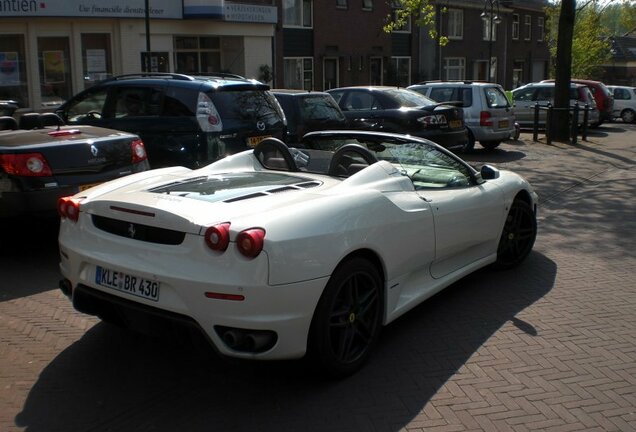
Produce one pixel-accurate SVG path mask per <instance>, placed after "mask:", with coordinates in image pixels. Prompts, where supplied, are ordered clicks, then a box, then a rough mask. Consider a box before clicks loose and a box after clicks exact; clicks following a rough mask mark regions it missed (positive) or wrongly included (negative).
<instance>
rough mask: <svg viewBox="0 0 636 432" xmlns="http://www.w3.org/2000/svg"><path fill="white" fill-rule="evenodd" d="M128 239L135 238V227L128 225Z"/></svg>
mask: <svg viewBox="0 0 636 432" xmlns="http://www.w3.org/2000/svg"><path fill="white" fill-rule="evenodd" d="M128 237H130V238H135V225H134V224H128Z"/></svg>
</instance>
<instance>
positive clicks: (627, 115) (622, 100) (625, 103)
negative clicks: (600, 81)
mask: <svg viewBox="0 0 636 432" xmlns="http://www.w3.org/2000/svg"><path fill="white" fill-rule="evenodd" d="M607 88H608V89H609V90H610V91H611V92H612V94H613V95H614V109H613V111H612V114H613V115H614V117H620V118H622V119H623V121H624V122H625V123H636V87H628V86H614V85H613V86H607Z"/></svg>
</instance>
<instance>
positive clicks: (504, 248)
mask: <svg viewBox="0 0 636 432" xmlns="http://www.w3.org/2000/svg"><path fill="white" fill-rule="evenodd" d="M536 237H537V218H536V215H535V214H534V211H533V210H532V207H530V204H528V203H527V202H525V201H522V200H519V199H516V200H515V201H514V202H513V203H512V205H511V206H510V210H509V211H508V216H507V217H506V222H505V224H504V227H503V231H502V233H501V237H500V239H499V246H498V248H497V261H496V262H495V267H497V268H500V269H509V268H513V267H515V266H517V265H519V264H521V262H522V261H523V260H524V259H525V258H526V257H527V256H528V254H530V251H531V250H532V246H534V241H535V239H536Z"/></svg>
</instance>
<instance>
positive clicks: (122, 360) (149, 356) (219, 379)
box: [15, 252, 557, 432]
mask: <svg viewBox="0 0 636 432" xmlns="http://www.w3.org/2000/svg"><path fill="white" fill-rule="evenodd" d="M556 273H557V267H556V264H555V263H554V262H553V261H552V260H550V259H549V258H548V257H546V256H544V255H542V254H540V253H538V252H533V253H532V254H531V255H530V256H529V258H528V259H527V261H526V262H525V263H524V264H523V265H522V266H520V267H518V268H517V269H515V270H514V271H507V272H497V271H494V270H491V269H484V270H481V271H479V272H477V273H475V274H473V275H470V276H468V277H466V278H464V279H462V280H461V281H459V282H457V283H456V284H454V285H453V286H451V287H449V288H447V289H446V290H444V291H443V292H442V293H440V294H439V295H437V296H435V297H433V298H432V299H430V300H429V301H427V302H425V303H424V304H422V305H421V306H419V307H417V308H415V309H414V310H412V311H411V312H410V313H408V314H407V315H406V316H404V317H402V318H401V319H399V320H397V321H396V322H394V323H392V324H391V325H389V326H388V327H387V328H385V329H384V331H383V333H382V337H381V339H380V342H379V344H378V345H377V347H376V350H375V352H374V353H373V355H372V357H371V360H370V362H369V363H368V364H367V365H366V367H364V368H363V369H362V370H361V371H359V372H358V373H357V374H356V375H354V376H351V377H349V378H348V379H344V380H342V381H329V380H324V379H322V378H320V377H319V376H316V375H314V374H312V372H311V369H308V368H305V363H304V362H301V361H293V362H233V361H226V360H223V359H220V358H218V357H216V356H212V355H210V354H209V350H205V349H202V348H195V347H193V346H192V345H184V344H180V343H179V342H178V341H177V340H175V339H170V338H168V337H166V338H163V339H153V338H148V337H143V336H140V335H136V334H133V333H130V332H127V331H124V330H120V329H118V328H116V327H112V326H109V325H106V324H99V325H97V326H95V327H93V328H92V329H91V330H89V331H88V332H87V333H86V334H85V336H84V337H83V338H82V339H81V340H79V341H78V342H76V343H74V344H73V345H72V346H70V347H69V348H67V349H66V350H64V351H63V352H62V353H61V354H60V355H58V356H57V357H56V358H55V359H54V360H53V361H52V362H51V363H50V364H49V365H48V366H47V367H46V368H45V369H44V370H43V371H42V373H41V374H40V376H39V379H38V381H37V382H36V383H35V385H34V386H33V387H32V389H31V391H30V393H29V395H28V398H27V400H26V402H25V405H24V407H23V410H22V412H21V413H20V414H18V416H17V417H16V419H15V420H16V424H17V425H18V426H20V427H24V428H26V430H27V431H30V432H38V431H47V432H48V431H55V430H60V431H76V430H152V431H174V430H187V431H212V430H214V431H221V430H222V431H255V430H258V431H285V430H289V431H298V430H303V431H324V430H329V431H336V430H338V431H340V430H342V431H344V430H348V431H365V430H366V431H371V430H373V431H398V430H400V429H401V428H403V427H404V426H405V425H406V424H408V423H409V421H411V420H412V419H413V418H414V417H415V416H416V415H417V414H418V413H419V412H420V411H421V410H422V409H423V408H424V406H425V405H426V403H427V402H428V401H429V400H430V399H431V398H432V397H433V396H434V395H435V394H436V392H437V391H438V390H439V389H440V387H442V386H443V385H444V384H445V383H446V382H447V381H448V380H449V379H450V378H451V377H452V376H453V375H454V374H455V373H456V372H457V371H458V369H460V368H461V367H462V366H463V365H464V364H465V363H466V362H467V361H468V360H469V359H470V357H471V356H472V355H473V354H474V353H475V352H476V351H477V350H478V349H479V348H480V347H481V346H482V345H484V344H485V343H487V341H488V339H489V338H490V337H491V336H492V335H493V334H494V333H496V332H497V331H498V330H499V329H500V328H501V327H502V326H504V325H506V324H508V323H510V324H511V325H513V326H514V327H515V328H513V329H509V330H507V334H509V333H510V332H512V333H515V334H517V336H515V337H518V335H519V334H520V333H523V335H524V336H523V337H533V336H536V335H537V334H540V333H541V330H540V329H538V328H535V327H534V326H533V323H531V322H526V321H524V320H522V319H520V318H517V317H516V315H517V314H518V313H519V312H521V311H523V310H524V309H525V308H528V307H530V306H531V305H532V304H533V303H535V302H537V301H538V300H539V299H541V298H542V297H543V296H545V295H546V294H547V293H548V292H549V291H550V290H551V289H552V287H553V284H554V282H555V278H556ZM61 395H64V396H63V397H60V396H61Z"/></svg>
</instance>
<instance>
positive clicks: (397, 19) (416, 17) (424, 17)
mask: <svg viewBox="0 0 636 432" xmlns="http://www.w3.org/2000/svg"><path fill="white" fill-rule="evenodd" d="M391 4H392V5H393V7H394V10H395V13H394V15H392V16H391V15H389V16H387V18H386V24H385V25H384V27H383V30H384V31H385V32H386V33H391V32H393V31H395V30H400V29H401V28H403V27H404V26H405V25H406V24H407V23H408V20H409V17H410V18H411V19H412V20H413V24H415V25H417V26H419V27H424V28H428V34H429V36H430V37H431V39H434V40H437V41H438V43H439V44H440V45H441V46H445V45H446V44H447V43H448V37H446V36H443V35H439V34H438V32H437V30H436V28H435V24H436V18H437V17H436V15H437V14H436V13H435V4H434V1H433V0H393V1H392V2H391ZM444 11H445V10H442V13H443V12H444Z"/></svg>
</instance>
